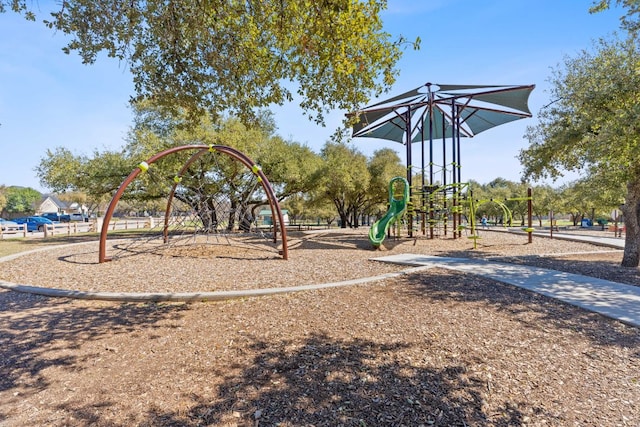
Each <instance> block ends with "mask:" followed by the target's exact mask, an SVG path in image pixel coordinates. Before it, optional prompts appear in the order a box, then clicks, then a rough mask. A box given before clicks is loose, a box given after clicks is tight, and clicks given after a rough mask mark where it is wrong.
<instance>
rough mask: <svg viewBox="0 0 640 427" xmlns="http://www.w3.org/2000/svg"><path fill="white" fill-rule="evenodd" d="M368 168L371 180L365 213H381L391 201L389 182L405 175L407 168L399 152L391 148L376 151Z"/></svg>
mask: <svg viewBox="0 0 640 427" xmlns="http://www.w3.org/2000/svg"><path fill="white" fill-rule="evenodd" d="M367 168H368V169H369V176H370V177H371V180H370V182H369V189H368V203H367V206H366V209H365V213H369V214H379V213H381V212H383V210H384V209H386V207H387V203H388V202H389V182H390V181H391V179H392V178H394V177H396V176H405V174H406V169H405V167H404V166H403V165H402V160H400V157H399V156H398V154H397V153H396V152H395V151H393V150H392V149H390V148H383V149H381V150H376V151H374V152H373V156H372V157H371V158H370V159H369V161H368V163H367Z"/></svg>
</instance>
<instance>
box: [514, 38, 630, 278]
mask: <svg viewBox="0 0 640 427" xmlns="http://www.w3.org/2000/svg"><path fill="white" fill-rule="evenodd" d="M638 47H639V46H638V41H637V40H636V39H633V38H629V39H627V40H624V41H620V40H613V41H606V40H600V41H599V42H598V43H597V44H596V46H595V48H596V49H595V51H594V52H593V53H592V52H589V51H586V50H585V51H583V52H582V53H581V54H580V55H578V56H577V57H575V58H567V59H566V61H565V64H564V66H565V68H564V70H557V71H556V72H555V73H554V76H553V78H552V79H551V84H552V89H551V94H552V99H553V100H554V102H552V103H551V104H550V105H549V106H548V107H547V108H545V109H543V110H542V111H541V112H540V113H539V123H538V125H537V126H535V127H529V128H528V130H527V135H526V137H527V138H528V140H529V144H530V145H529V147H528V148H526V149H524V150H522V151H521V152H520V155H519V158H520V161H521V163H522V164H523V166H524V176H525V177H527V178H533V179H538V178H541V177H548V176H550V177H552V178H556V177H558V176H561V175H562V172H563V170H574V171H581V172H582V174H583V176H584V177H586V178H587V179H588V181H589V182H590V183H591V185H593V186H597V187H598V188H599V189H601V190H602V191H605V190H607V191H613V192H614V193H615V190H616V189H618V190H621V191H620V192H619V196H620V197H621V198H622V197H623V196H624V198H625V202H624V206H623V207H622V211H623V214H624V216H625V225H626V227H627V234H626V242H625V254H624V257H623V261H622V264H623V265H624V266H634V267H635V266H638V263H639V262H640V163H638V161H637V159H638V158H640V74H638V72H637V70H638V68H639V67H640V55H639V53H640V52H639V50H638ZM622 186H624V187H625V188H624V189H622Z"/></svg>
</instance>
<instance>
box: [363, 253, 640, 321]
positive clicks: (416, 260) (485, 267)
mask: <svg viewBox="0 0 640 427" xmlns="http://www.w3.org/2000/svg"><path fill="white" fill-rule="evenodd" d="M374 259H375V260H376V261H382V262H391V263H394V264H401V265H410V266H426V267H440V268H447V269H450V270H455V271H461V272H465V273H471V274H476V275H478V276H481V277H486V278H490V279H493V280H497V281H500V282H503V283H508V284H510V285H514V286H518V287H520V288H523V289H528V290H530V291H532V292H536V293H539V294H542V295H546V296H549V297H551V298H556V299H558V300H561V301H564V302H566V303H568V304H572V305H575V306H578V307H582V308H584V309H586V310H590V311H594V312H596V313H600V314H602V315H604V316H607V317H610V318H613V319H617V320H620V321H621V322H624V323H627V324H629V325H633V326H636V327H640V287H638V286H631V285H625V284H621V283H616V282H610V281H608V280H602V279H597V278H594V277H588V276H581V275H578V274H571V273H564V272H561V271H555V270H548V269H544V268H538V267H528V266H523V265H515V264H507V263H500V262H492V261H486V260H481V259H468V258H447V257H438V256H429V255H416V254H398V255H390V256H385V257H380V258H374Z"/></svg>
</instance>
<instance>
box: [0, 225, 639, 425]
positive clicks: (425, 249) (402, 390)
mask: <svg viewBox="0 0 640 427" xmlns="http://www.w3.org/2000/svg"><path fill="white" fill-rule="evenodd" d="M292 238H294V239H298V243H297V245H296V246H295V248H294V249H292V250H291V251H290V260H288V261H283V260H281V259H275V257H264V256H263V257H260V256H257V257H256V256H254V255H252V252H251V251H249V252H242V251H240V252H238V251H237V250H234V249H231V248H229V247H227V249H226V250H225V252H224V253H223V254H221V253H220V252H219V251H217V250H215V251H214V250H210V251H209V253H208V254H207V256H200V257H197V258H198V260H197V261H198V262H195V263H194V260H193V259H191V258H193V257H192V256H184V257H183V256H176V255H175V253H174V254H172V255H168V254H159V253H154V254H137V255H135V256H130V257H127V258H123V259H121V260H117V261H116V262H113V263H108V264H110V265H99V264H96V263H95V262H94V261H93V260H94V259H95V248H94V247H93V246H91V244H89V245H87V246H85V245H82V246H70V247H66V248H61V249H55V250H51V251H49V252H43V253H39V254H38V255H37V256H36V255H35V254H34V255H28V256H25V257H22V258H17V259H15V260H12V261H9V262H4V263H0V280H5V281H14V282H17V283H25V284H40V285H47V286H54V287H61V288H69V289H76V288H81V289H93V290H118V291H123V292H125V291H130V292H139V291H146V290H148V289H153V290H159V288H162V289H161V290H163V291H184V290H190V291H197V290H214V289H215V290H219V289H229V288H230V287H231V286H238V287H239V288H249V287H251V286H258V287H260V286H273V285H274V284H278V285H280V286H292V285H296V284H306V283H321V282H322V281H336V280H344V279H347V278H353V277H364V276H366V275H374V274H379V273H382V272H387V271H397V270H399V269H400V268H401V267H397V266H389V265H386V264H381V263H379V262H376V261H371V258H374V257H376V256H381V255H388V254H393V253H403V252H405V253H406V252H412V253H428V254H434V255H447V256H460V257H464V256H466V257H480V258H487V259H493V260H500V261H503V262H504V261H507V262H513V263H519V264H529V265H536V266H541V267H546V268H553V269H557V270H561V271H568V272H573V273H578V274H585V275H592V276H597V277H601V278H605V279H609V280H616V281H620V282H624V283H629V284H632V285H636V286H637V285H640V275H639V272H638V269H624V268H621V267H619V263H620V260H621V258H622V253H621V251H617V250H611V249H607V248H602V247H597V246H592V245H588V244H585V243H573V242H566V241H559V240H557V239H554V240H550V239H543V238H536V239H534V242H533V243H532V244H526V243H525V242H526V240H525V238H524V237H522V236H510V235H505V234H504V233H489V232H487V233H484V234H483V239H482V240H481V242H482V243H480V247H479V248H477V249H472V248H471V245H470V242H469V240H466V239H457V240H455V241H454V240H451V239H435V240H425V239H417V240H416V239H404V240H397V241H389V242H387V245H386V247H385V250H383V251H373V250H372V249H371V248H370V246H369V245H368V241H367V238H366V230H359V231H354V232H337V233H324V234H317V235H300V236H292ZM0 244H2V242H0ZM201 255H202V253H201ZM272 258H274V259H272ZM222 273H224V274H222ZM139 277H143V278H144V279H145V280H134V279H135V278H139ZM192 277H198V278H199V279H198V280H191V279H190V278H192ZM0 373H1V375H0V426H1V427H8V426H33V425H38V426H131V425H136V426H287V427H288V426H340V425H343V426H605V425H606V426H618V425H619V426H640V410H639V409H638V408H640V330H638V329H637V328H634V327H630V326H627V325H624V324H622V323H620V322H617V321H614V320H611V319H608V318H605V317H603V316H600V315H598V314H594V313H590V312H586V311H584V310H582V309H579V308H576V307H573V306H569V305H566V304H564V303H560V302H557V301H555V300H551V299H549V298H546V297H543V296H540V295H536V294H533V293H530V292H527V291H524V290H521V289H518V288H515V287H512V286H509V285H505V284H501V283H497V282H494V281H491V280H487V279H482V278H479V277H477V276H473V275H466V274H462V273H458V272H452V271H445V270H438V269H431V270H428V271H424V272H421V273H416V274H413V275H405V276H402V277H400V278H395V279H388V280H384V281H377V282H372V283H369V284H363V285H357V286H349V287H341V288H331V289H324V290H315V291H306V292H298V293H291V294H284V295H278V296H270V297H260V298H247V299H237V300H230V301H223V302H195V303H147V304H132V303H117V302H103V301H83V300H73V299H52V298H46V297H40V296H35V295H30V294H22V293H17V292H12V291H6V290H2V291H0Z"/></svg>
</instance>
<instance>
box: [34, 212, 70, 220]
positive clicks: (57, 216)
mask: <svg viewBox="0 0 640 427" xmlns="http://www.w3.org/2000/svg"><path fill="white" fill-rule="evenodd" d="M40 216H41V217H43V218H47V219H49V220H51V221H56V222H69V221H71V215H68V214H62V215H60V214H58V213H57V212H45V213H43V214H42V215H40Z"/></svg>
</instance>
